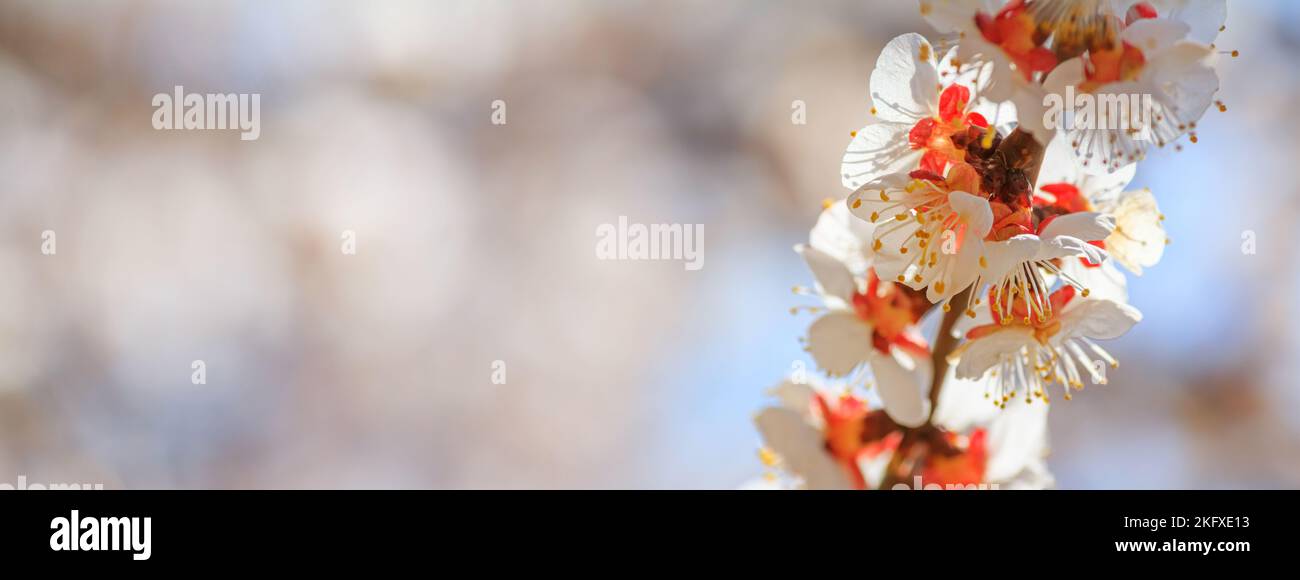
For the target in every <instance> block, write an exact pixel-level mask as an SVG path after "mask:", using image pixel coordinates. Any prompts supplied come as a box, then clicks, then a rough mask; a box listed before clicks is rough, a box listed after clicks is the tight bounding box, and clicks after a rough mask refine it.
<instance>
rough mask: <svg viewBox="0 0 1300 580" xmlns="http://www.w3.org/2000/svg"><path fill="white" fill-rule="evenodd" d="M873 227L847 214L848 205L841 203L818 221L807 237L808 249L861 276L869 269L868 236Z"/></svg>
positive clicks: (828, 210)
mask: <svg viewBox="0 0 1300 580" xmlns="http://www.w3.org/2000/svg"><path fill="white" fill-rule="evenodd" d="M875 229H876V228H875V226H874V225H872V224H871V223H868V222H867V221H866V220H862V219H858V217H857V216H855V215H853V214H852V213H850V212H849V206H848V203H847V202H846V201H845V200H840V201H837V202H835V203H834V204H832V205H831V207H829V208H827V209H826V210H825V211H823V212H822V214H821V215H820V216H818V217H817V223H816V224H815V225H813V228H812V231H810V232H809V233H808V245H810V246H812V247H814V248H817V249H818V250H821V251H822V252H825V253H826V254H827V255H829V256H831V257H832V258H835V259H836V260H839V261H841V262H843V263H844V265H845V266H847V267H848V269H849V271H851V272H853V274H854V275H856V276H862V275H864V274H865V273H866V271H867V268H868V267H870V266H871V234H872V232H873V231H875Z"/></svg>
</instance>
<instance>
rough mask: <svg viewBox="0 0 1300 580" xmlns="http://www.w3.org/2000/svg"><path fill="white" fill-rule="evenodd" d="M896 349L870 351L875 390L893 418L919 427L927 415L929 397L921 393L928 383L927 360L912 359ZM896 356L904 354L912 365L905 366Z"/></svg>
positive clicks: (928, 364) (929, 373)
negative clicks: (892, 353)
mask: <svg viewBox="0 0 1300 580" xmlns="http://www.w3.org/2000/svg"><path fill="white" fill-rule="evenodd" d="M895 353H897V354H895V355H893V356H891V355H885V354H882V353H880V352H879V351H873V352H872V355H871V361H870V362H871V372H872V375H873V376H874V377H875V383H876V390H877V392H879V393H880V400H881V402H883V403H884V405H885V413H887V414H888V415H889V417H890V418H891V419H893V420H894V422H896V423H898V424H899V425H903V426H905V427H919V426H920V425H921V424H922V423H925V421H926V419H928V418H929V417H930V401H929V399H927V398H926V396H925V394H924V392H925V391H927V390H928V389H929V386H930V376H931V368H930V361H929V359H911V358H910V357H907V356H906V355H905V354H903V353H901V352H899V351H897V350H895ZM895 357H903V360H904V361H906V362H907V363H908V364H909V365H911V367H912V368H910V369H908V368H905V367H904V366H903V364H901V363H900V361H899V360H898V359H897V358H895Z"/></svg>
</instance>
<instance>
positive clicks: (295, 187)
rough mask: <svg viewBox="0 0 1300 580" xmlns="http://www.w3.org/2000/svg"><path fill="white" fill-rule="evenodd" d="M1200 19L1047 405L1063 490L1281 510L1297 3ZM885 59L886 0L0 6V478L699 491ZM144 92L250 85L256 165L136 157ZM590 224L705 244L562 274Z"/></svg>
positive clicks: (191, 155)
mask: <svg viewBox="0 0 1300 580" xmlns="http://www.w3.org/2000/svg"><path fill="white" fill-rule="evenodd" d="M1229 4H1230V6H1229V17H1228V23H1227V30H1226V31H1225V32H1224V33H1223V34H1222V35H1221V36H1220V39H1219V46H1220V48H1224V49H1237V50H1240V51H1241V57H1240V58H1237V59H1226V58H1225V59H1223V60H1221V61H1220V62H1221V65H1220V74H1221V77H1222V81H1223V82H1222V86H1223V91H1222V93H1221V95H1220V96H1221V98H1222V100H1223V101H1224V102H1225V103H1226V104H1227V106H1228V112H1227V113H1218V112H1217V111H1213V110H1211V112H1210V113H1208V114H1207V116H1206V118H1205V119H1204V120H1203V121H1202V122H1201V123H1200V127H1199V136H1200V143H1199V144H1197V145H1189V146H1188V147H1186V149H1185V150H1184V151H1182V152H1179V153H1175V152H1173V151H1160V152H1157V153H1155V154H1153V155H1152V156H1151V158H1150V160H1149V161H1147V162H1146V163H1145V164H1144V165H1142V166H1141V167H1140V169H1139V173H1138V177H1137V181H1136V182H1135V186H1149V187H1151V188H1152V189H1153V190H1154V191H1155V192H1156V194H1157V196H1159V198H1160V201H1161V205H1162V209H1163V211H1164V213H1165V215H1166V216H1167V220H1166V227H1167V229H1168V231H1169V234H1170V237H1171V238H1172V240H1173V242H1172V245H1170V246H1169V248H1168V249H1167V251H1166V253H1165V257H1164V261H1163V262H1162V263H1161V264H1160V265H1158V266H1156V267H1154V268H1151V269H1149V270H1148V271H1147V273H1146V274H1145V275H1144V276H1143V277H1141V278H1130V288H1131V295H1132V302H1133V303H1134V304H1135V305H1136V306H1137V307H1138V308H1140V309H1141V310H1142V311H1143V312H1144V314H1145V320H1144V321H1143V322H1142V323H1141V324H1140V325H1138V326H1137V327H1136V328H1135V329H1134V330H1133V331H1132V332H1130V333H1129V334H1128V335H1127V336H1125V337H1124V338H1122V339H1120V340H1119V341H1117V342H1116V343H1115V344H1114V345H1113V346H1114V348H1112V349H1111V352H1113V353H1115V354H1116V355H1117V356H1118V358H1120V360H1122V361H1123V364H1122V366H1121V367H1120V368H1119V369H1118V370H1117V371H1114V372H1112V373H1111V377H1110V378H1111V384H1110V385H1108V386H1104V387H1094V388H1090V389H1089V390H1088V391H1086V392H1085V393H1083V394H1082V395H1081V396H1078V397H1075V399H1074V400H1073V401H1072V402H1070V403H1068V404H1065V403H1062V404H1060V406H1059V407H1055V408H1054V410H1053V414H1052V417H1051V428H1052V444H1053V455H1052V458H1051V460H1050V464H1051V466H1052V469H1053V471H1054V472H1055V474H1056V476H1057V479H1058V482H1059V484H1060V486H1061V487H1066V488H1117V487H1118V488H1242V487H1244V488H1293V487H1298V486H1300V388H1298V387H1300V381H1298V380H1297V363H1296V360H1297V359H1298V358H1300V327H1298V326H1297V325H1296V324H1293V321H1295V320H1297V316H1298V315H1300V312H1298V311H1297V305H1296V296H1297V283H1300V257H1297V253H1296V251H1295V250H1296V248H1297V247H1298V246H1297V245H1298V244H1300V236H1298V235H1297V233H1296V225H1297V224H1300V195H1297V194H1298V193H1300V191H1298V190H1300V186H1298V185H1297V184H1296V182H1293V181H1292V180H1291V179H1290V178H1289V177H1288V175H1290V174H1291V173H1292V172H1293V171H1294V165H1293V164H1294V161H1293V160H1294V159H1295V158H1296V157H1297V155H1300V147H1298V145H1300V140H1298V139H1297V138H1296V135H1297V132H1300V116H1297V115H1295V114H1294V112H1295V111H1296V110H1298V109H1300V96H1298V95H1300V91H1298V90H1297V89H1300V68H1297V67H1296V66H1295V59H1294V55H1295V54H1296V53H1297V50H1300V4H1296V3H1293V2H1288V1H1284V0H1273V1H1265V0H1251V1H1242V0H1236V1H1231V2H1229ZM912 31H916V32H922V33H925V34H927V35H930V36H931V37H932V38H933V37H934V34H933V31H932V30H931V29H930V28H929V27H928V26H927V25H926V24H925V23H924V22H923V21H922V20H921V19H920V17H919V16H918V14H917V10H916V7H915V5H914V2H897V1H879V2H867V1H864V0H852V1H850V0H835V1H831V0H827V1H821V2H815V3H809V2H793V1H760V0H709V1H705V0H695V1H684V0H646V1H633V0H626V1H616V2H608V1H600V0H547V1H541V0H536V1H531V0H509V1H499V0H464V1H459V0H434V1H411V2H400V1H395V0H384V1H377V2H359V1H347V2H344V1H317V0H293V1H281V2H261V1H257V0H246V1H231V2H202V1H198V0H191V1H183V2H180V1H161V0H156V1H126V0H121V1H114V2H108V1H72V0H67V1H52V0H26V1H20V0H0V483H10V484H15V483H16V482H17V479H18V477H19V476H25V477H26V478H27V479H28V480H30V481H36V482H95V483H103V484H104V485H105V486H106V487H108V488H261V487H271V488H430V487H432V488H465V487H490V488H531V487H544V488H550V487H583V488H588V487H595V488H605V487H637V488H642V487H648V488H661V487H692V488H694V487H704V488H734V487H737V486H739V485H741V484H743V483H744V482H746V481H748V480H750V479H752V478H754V477H756V476H757V475H759V474H760V473H761V472H762V467H761V465H760V464H759V462H758V460H757V458H756V455H755V449H756V448H757V446H758V445H759V444H760V442H759V438H758V435H757V433H756V431H755V429H754V427H753V426H752V424H751V420H750V418H751V415H752V414H753V413H754V412H755V411H757V410H758V409H759V408H760V407H762V406H763V405H765V404H767V403H768V402H769V401H768V399H767V397H766V396H765V395H764V391H765V390H766V389H767V388H768V387H770V386H772V385H774V384H776V383H777V382H778V381H779V380H780V379H781V378H782V377H783V376H784V375H785V374H786V373H788V372H789V371H790V369H791V367H792V364H793V363H794V361H798V360H803V354H804V353H803V352H802V351H801V348H800V345H799V343H798V342H797V337H798V336H800V335H802V333H803V331H804V329H805V327H806V325H807V323H808V322H809V320H810V319H809V318H808V317H807V316H806V315H800V316H797V317H794V316H791V315H790V314H789V312H788V311H787V310H788V308H789V307H790V306H793V305H795V304H798V303H801V301H800V300H798V299H797V297H795V296H792V295H791V293H790V287H791V286H793V285H796V284H806V283H808V282H809V279H810V276H809V275H808V274H807V272H806V271H805V268H804V266H803V264H802V262H801V261H800V259H799V258H798V256H797V255H796V254H795V253H794V252H793V251H791V246H792V245H793V244H795V243H797V242H800V241H803V240H805V239H806V237H807V231H808V228H810V227H811V226H812V224H813V222H814V220H815V219H816V216H817V215H818V213H819V211H820V209H821V200H822V199H824V198H827V197H842V196H843V195H845V194H846V193H847V191H846V190H843V188H842V187H841V185H840V180H839V175H838V173H839V163H840V157H841V155H842V152H843V149H844V147H845V145H846V144H847V143H848V141H849V138H850V137H849V132H850V131H852V130H855V129H857V128H859V127H860V126H861V125H862V124H864V123H865V122H866V120H867V111H868V108H869V105H868V101H867V96H868V85H867V79H868V75H869V73H870V71H871V69H872V67H873V66H874V63H875V59H876V57H877V55H878V54H879V51H880V49H881V48H882V47H883V46H884V44H885V43H886V42H887V41H888V40H889V39H890V38H892V37H893V36H895V35H897V34H901V33H904V32H912ZM177 85H181V86H183V87H184V88H185V90H186V91H187V92H198V93H260V94H261V138H260V139H259V140H256V141H241V140H240V139H239V135H238V133H237V132H235V131H157V130H154V129H153V127H152V125H151V120H150V119H151V115H152V114H153V106H152V104H151V100H152V97H153V95H154V94H156V93H171V92H172V91H173V87H175V86H177ZM497 100H500V101H502V102H504V103H505V105H506V109H505V113H506V123H505V124H504V125H494V124H493V123H492V114H493V112H494V109H493V105H492V104H493V102H494V101H497ZM796 100H800V101H803V102H804V103H805V104H806V120H807V122H806V124H804V125H797V124H794V123H792V122H791V113H792V103H793V102H794V101H796ZM619 216H628V219H629V220H630V221H632V222H640V223H647V224H648V223H683V224H697V223H698V224H704V228H705V243H704V246H703V247H704V257H705V261H704V267H703V269H701V270H699V271H687V270H686V269H684V268H683V265H682V263H681V262H672V261H667V262H651V261H639V262H638V261H601V260H597V259H596V258H595V255H594V252H593V247H594V244H595V240H596V238H595V236H594V235H593V234H594V232H595V230H596V228H597V227H598V226H599V225H600V224H604V223H611V224H612V223H616V221H617V220H618V217H619ZM46 230H51V231H53V232H55V233H56V236H57V237H56V240H57V253H56V254H54V255H44V254H43V253H42V252H41V244H42V232H44V231H46ZM346 230H350V231H353V232H355V234H356V246H357V252H356V254H355V255H346V254H344V253H343V252H341V251H340V239H341V235H342V233H343V232H344V231H346ZM1247 231H1249V232H1253V233H1252V234H1251V235H1254V236H1255V239H1256V245H1257V252H1256V253H1255V254H1253V255H1245V254H1243V253H1242V250H1241V247H1242V240H1243V238H1242V237H1243V232H1247ZM804 303H806V302H804ZM1108 348H1109V346H1108ZM195 360H202V361H204V363H205V364H206V375H207V376H206V384H200V385H195V384H192V382H191V375H192V373H193V369H192V368H191V364H192V362H193V361H195ZM494 361H502V362H504V363H505V365H506V366H505V369H506V383H505V384H494V382H493V381H492V378H493V377H492V374H493V371H494V366H493V364H494Z"/></svg>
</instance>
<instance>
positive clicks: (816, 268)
mask: <svg viewBox="0 0 1300 580" xmlns="http://www.w3.org/2000/svg"><path fill="white" fill-rule="evenodd" d="M794 249H795V251H796V252H799V255H800V256H803V260H804V262H806V263H807V264H808V269H809V270H812V273H813V278H815V279H816V281H817V291H818V292H820V293H822V294H823V295H825V296H832V297H835V298H838V299H840V300H841V301H842V302H843V305H848V304H852V302H853V295H854V294H855V293H856V292H857V291H858V283H857V281H856V280H854V278H853V273H852V272H850V271H849V269H848V267H847V266H845V265H844V263H843V262H841V261H839V260H836V259H835V258H834V257H832V256H831V255H829V254H827V253H825V252H823V251H821V250H818V249H817V248H814V247H812V246H808V245H804V244H799V245H797V246H795V248H794Z"/></svg>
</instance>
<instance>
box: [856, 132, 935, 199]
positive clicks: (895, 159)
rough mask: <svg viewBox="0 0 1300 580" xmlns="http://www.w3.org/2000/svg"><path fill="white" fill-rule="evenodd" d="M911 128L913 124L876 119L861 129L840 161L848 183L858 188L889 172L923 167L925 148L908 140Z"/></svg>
mask: <svg viewBox="0 0 1300 580" xmlns="http://www.w3.org/2000/svg"><path fill="white" fill-rule="evenodd" d="M911 130H912V126H911V125H906V124H901V123H876V124H874V125H867V126H866V127H863V128H862V129H861V130H859V131H858V133H857V134H856V135H854V136H853V140H852V141H850V142H849V148H848V149H847V150H846V151H845V152H844V161H843V163H841V165H840V177H841V179H842V181H843V183H844V187H847V188H849V189H857V188H859V187H862V185H863V184H866V183H871V182H873V181H876V180H878V179H880V178H881V177H884V176H886V175H891V174H896V173H908V172H910V171H912V170H914V169H916V168H917V167H920V166H921V158H922V157H923V156H924V155H925V151H924V150H921V149H912V144H911V142H909V141H908V133H909V132H910V131H911Z"/></svg>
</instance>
